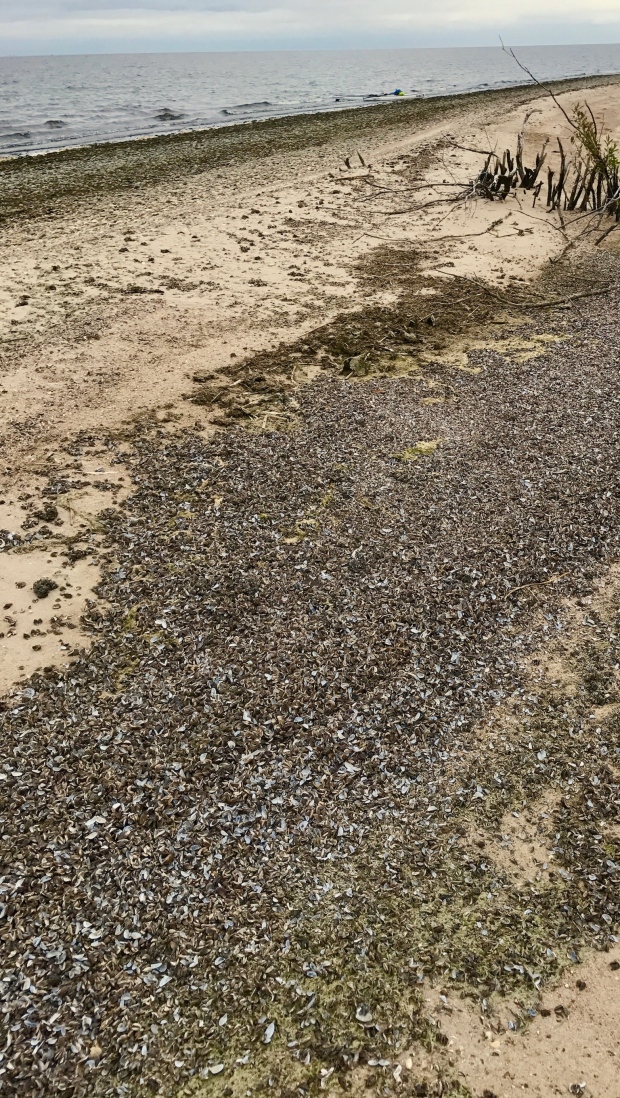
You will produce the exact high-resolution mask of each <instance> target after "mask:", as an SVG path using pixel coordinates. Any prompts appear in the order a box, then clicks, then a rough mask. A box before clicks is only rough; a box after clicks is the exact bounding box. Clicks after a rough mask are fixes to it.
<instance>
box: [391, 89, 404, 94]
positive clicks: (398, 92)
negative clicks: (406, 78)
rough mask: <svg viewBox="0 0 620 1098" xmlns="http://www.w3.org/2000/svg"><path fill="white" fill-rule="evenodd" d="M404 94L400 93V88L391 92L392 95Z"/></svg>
mask: <svg viewBox="0 0 620 1098" xmlns="http://www.w3.org/2000/svg"><path fill="white" fill-rule="evenodd" d="M404 94H405V93H404V91H401V90H400V88H397V89H396V91H395V92H392V95H404Z"/></svg>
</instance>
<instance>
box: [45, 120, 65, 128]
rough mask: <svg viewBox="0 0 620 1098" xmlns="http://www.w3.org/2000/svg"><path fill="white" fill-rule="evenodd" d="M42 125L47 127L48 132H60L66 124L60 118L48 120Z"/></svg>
mask: <svg viewBox="0 0 620 1098" xmlns="http://www.w3.org/2000/svg"><path fill="white" fill-rule="evenodd" d="M44 125H46V126H47V128H48V130H60V129H62V127H63V126H66V125H67V123H66V122H63V120H62V118H49V119H48V121H47V122H45V123H44Z"/></svg>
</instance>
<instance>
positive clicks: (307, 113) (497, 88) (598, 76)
mask: <svg viewBox="0 0 620 1098" xmlns="http://www.w3.org/2000/svg"><path fill="white" fill-rule="evenodd" d="M615 77H620V72H607V73H593V74H592V75H591V76H588V75H586V74H582V75H580V76H574V77H571V76H567V77H561V78H559V79H556V80H549V81H544V84H545V87H550V88H553V89H554V90H564V89H566V88H567V86H568V85H571V86H572V85H573V84H575V83H578V82H580V81H590V80H603V81H606V80H613V79H614V78H615ZM535 86H536V85H535V84H527V83H524V82H523V81H520V80H515V81H514V82H512V81H504V82H503V83H501V84H497V85H494V86H491V87H489V86H488V85H486V86H485V87H481V88H466V89H464V90H463V91H461V92H452V93H450V94H445V93H443V92H437V93H431V94H429V95H410V94H408V95H405V96H403V97H402V98H398V99H397V100H396V102H397V103H398V104H399V105H402V104H403V103H407V102H415V103H419V102H428V101H432V100H437V99H441V100H452V99H454V100H458V99H462V98H463V97H465V96H472V95H491V94H494V93H501V92H510V91H512V90H517V89H522V88H529V87H532V88H533V87H535ZM342 98H343V99H347V100H348V102H347V105H345V106H337V105H336V104H337V102H339V101H338V100H335V101H334V103H333V104H331V105H325V106H317V107H315V108H313V109H308V110H297V111H290V112H288V113H282V114H273V115H266V116H264V117H262V118H256V119H254V118H247V119H239V120H238V121H221V122H212V123H211V124H210V125H208V126H195V127H190V128H188V129H185V128H181V129H178V130H173V131H162V132H161V133H134V134H128V135H127V134H126V135H125V136H123V137H109V138H103V139H101V140H97V141H89V142H81V143H76V144H72V145H61V146H59V147H55V148H42V149H32V150H31V151H25V152H16V153H2V152H0V165H1V164H2V163H3V162H4V161H13V160H24V159H30V158H32V157H39V156H52V155H55V154H64V153H69V152H72V151H84V150H88V149H94V148H105V147H106V146H108V145H133V144H134V143H135V142H138V141H160V140H166V139H168V138H175V137H179V138H182V137H188V136H190V135H195V134H206V133H209V132H211V131H212V130H222V129H231V128H240V127H243V126H254V125H258V124H260V123H270V122H278V121H282V120H286V119H288V120H290V121H295V120H299V119H302V118H312V117H314V116H315V115H321V114H340V113H341V112H343V111H360V110H367V109H368V110H369V109H371V108H374V107H387V106H391V105H392V104H393V103H394V102H395V98H394V96H393V95H391V94H390V93H389V92H386V93H383V94H381V95H374V96H373V95H365V96H361V95H360V96H343V97H342ZM355 98H358V99H360V100H362V102H360V103H359V104H358V105H355V104H353V103H351V102H350V100H351V99H355ZM368 100H381V102H368Z"/></svg>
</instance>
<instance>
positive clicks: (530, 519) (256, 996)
mask: <svg viewBox="0 0 620 1098" xmlns="http://www.w3.org/2000/svg"><path fill="white" fill-rule="evenodd" d="M618 316H620V312H619V310H618V295H617V292H616V293H613V292H612V293H611V294H610V295H609V296H608V297H606V298H597V299H593V300H592V301H588V302H587V303H583V302H580V303H579V304H578V305H576V306H575V307H574V308H573V310H572V311H571V315H570V324H571V330H572V331H573V332H578V334H579V339H564V337H565V336H566V323H567V319H566V314H565V313H563V312H558V313H554V314H551V315H546V316H545V318H544V332H545V333H548V332H549V331H550V330H551V332H552V333H553V332H555V333H556V334H557V335H559V336H562V339H563V341H562V342H561V343H553V342H549V343H548V344H547V347H546V349H545V350H544V351H543V353H542V354H540V355H539V356H538V357H537V358H536V360H535V361H532V360H531V359H529V358H527V359H526V360H523V359H521V360H517V361H513V362H512V363H511V364H510V368H509V369H508V368H506V369H504V370H503V371H502V374H501V385H498V383H497V365H498V361H503V360H502V358H501V354H499V352H496V351H492V350H486V351H485V350H480V351H478V352H476V363H477V366H478V367H479V368H480V372H479V373H478V374H475V375H474V374H469V373H465V372H462V371H456V372H450V374H449V385H450V391H451V399H450V400H448V401H446V402H445V403H443V404H428V403H426V404H422V403H421V402H420V392H419V390H418V389H417V388H416V386H413V385H412V384H411V379H410V378H408V377H403V376H399V375H398V376H395V377H382V378H376V377H372V376H371V377H368V378H362V379H358V380H356V382H355V384H352V383H351V382H350V381H348V380H347V379H346V378H343V377H337V376H333V375H332V374H330V373H328V372H325V373H321V375H320V376H319V377H318V378H317V380H316V381H315V382H314V383H313V384H312V385H311V386H308V387H307V388H305V389H303V390H302V389H300V390H299V391H298V392H297V394H296V399H297V400H298V403H299V418H298V423H297V428H296V430H294V431H275V430H265V431H262V432H258V433H257V432H247V431H243V430H241V429H238V428H237V429H232V430H229V431H226V432H222V433H220V434H218V435H216V436H215V437H214V438H212V439H211V440H205V439H203V438H202V437H201V436H200V434H199V433H198V432H195V431H192V430H189V429H183V430H180V431H177V432H176V433H175V432H173V431H166V430H164V429H163V428H161V427H155V426H153V425H152V424H150V425H149V424H144V425H143V426H137V427H136V429H135V432H134V434H133V436H132V447H133V450H132V452H131V453H130V454H127V451H126V450H125V449H123V451H122V453H123V454H125V455H126V456H125V457H124V458H123V460H124V461H125V462H126V464H127V467H128V469H129V470H130V473H131V476H132V479H133V493H132V494H131V495H130V497H129V498H128V499H127V501H126V503H125V504H124V506H123V507H122V508H117V509H113V508H109V509H108V510H107V511H105V512H104V513H103V515H102V517H101V519H100V522H101V524H102V525H103V533H100V534H99V535H98V536H99V537H100V538H101V539H102V543H101V561H102V568H103V571H102V579H101V583H100V585H99V587H98V593H99V596H100V597H101V598H102V599H104V600H105V610H104V611H103V612H102V614H101V616H100V619H99V620H98V623H97V629H96V634H95V636H94V637H93V641H92V646H91V648H90V651H88V652H84V653H83V654H82V655H80V656H79V657H78V658H76V659H75V661H74V662H73V663H72V664H71V666H70V667H68V668H63V669H59V670H58V669H57V670H54V669H52V668H49V669H47V670H45V671H42V672H39V673H37V674H35V675H34V676H32V678H31V679H30V680H29V681H28V683H27V684H26V685H25V686H21V687H20V688H19V689H17V690H14V691H13V692H12V693H9V694H8V695H6V696H5V697H4V698H3V700H2V703H1V704H2V710H1V712H0V719H1V725H2V727H1V735H2V766H1V773H0V790H1V794H0V795H1V797H2V802H1V805H2V811H1V814H0V815H1V837H2V852H3V869H2V877H1V880H0V903H1V907H0V915H1V916H2V919H1V921H0V928H1V929H0V935H1V940H2V959H3V968H2V972H1V975H0V980H1V984H0V987H1V988H2V993H1V994H2V1010H3V1017H4V1019H5V1023H4V1025H5V1027H6V1028H5V1033H6V1040H5V1043H4V1045H3V1048H2V1051H1V1053H0V1056H1V1059H0V1094H7V1095H8V1094H10V1095H12V1096H13V1095H21V1096H24V1098H25V1096H28V1098H30V1096H31V1095H32V1094H33V1093H36V1094H42V1095H43V1094H54V1095H62V1094H67V1095H72V1096H76V1098H77V1096H81V1095H88V1096H89V1098H96V1096H99V1095H101V1096H103V1095H105V1096H106V1098H107V1096H108V1095H114V1096H116V1095H118V1096H119V1098H125V1096H127V1098H132V1096H134V1095H136V1096H138V1095H140V1096H142V1095H144V1094H150V1093H160V1094H162V1095H178V1094H180V1093H184V1094H201V1093H202V1092H203V1091H204V1093H205V1094H206V1093H213V1094H218V1095H219V1094H222V1095H231V1094H233V1095H240V1096H241V1095H246V1096H247V1095H253V1094H254V1093H279V1094H284V1093H288V1094H290V1093H299V1094H300V1095H301V1096H303V1095H305V1094H308V1093H315V1092H316V1093H318V1092H319V1091H321V1090H325V1089H331V1090H333V1091H335V1092H339V1091H345V1090H347V1089H348V1088H349V1087H350V1086H352V1085H353V1082H354V1081H355V1079H357V1078H358V1077H359V1076H360V1073H361V1075H362V1076H363V1077H364V1079H366V1080H367V1081H368V1083H369V1085H370V1086H371V1087H373V1086H375V1087H376V1090H377V1091H379V1090H381V1092H382V1093H384V1094H387V1093H390V1092H391V1091H394V1092H395V1093H396V1092H397V1091H398V1090H399V1088H401V1087H403V1086H405V1085H406V1087H407V1088H408V1089H407V1093H410V1094H412V1093H419V1094H423V1093H429V1094H430V1093H437V1094H439V1093H443V1094H447V1095H448V1094H453V1095H456V1094H461V1095H463V1094H466V1093H467V1089H466V1082H464V1081H462V1080H460V1079H459V1077H458V1070H457V1068H456V1067H455V1066H454V1065H453V1064H451V1063H450V1061H449V1059H447V1058H444V1059H442V1056H443V1055H444V1054H443V1051H442V1050H443V1049H444V1045H445V1037H444V1035H443V1034H442V1031H441V1027H440V1026H438V1025H437V1024H435V1023H434V1022H433V1020H432V1018H430V1017H429V1015H428V1010H427V1008H426V1007H425V1002H424V989H425V987H426V986H427V985H428V983H429V982H433V981H435V982H438V983H440V984H441V983H445V984H447V985H449V986H450V988H451V989H452V993H456V992H458V991H461V992H463V993H464V994H466V995H469V996H471V997H473V999H474V1001H475V1002H476V1003H477V1004H478V1005H479V1009H480V1010H481V1011H482V1012H483V1013H484V1012H485V1011H491V1010H492V1009H493V1002H494V997H497V996H499V995H501V994H502V993H510V995H511V996H513V997H514V998H515V999H518V1000H519V1002H521V1004H522V1006H521V1008H520V1010H521V1014H520V1016H519V1018H518V1019H517V1022H516V1023H515V1025H519V1026H520V1025H523V1024H525V1022H526V1021H527V1018H528V1016H529V1015H528V1012H529V1011H532V1010H535V1009H536V1003H537V1000H538V994H539V990H540V989H541V988H542V987H544V984H545V981H546V980H547V979H549V978H550V977H552V976H554V975H557V973H558V972H560V971H562V969H563V968H564V967H565V966H567V965H570V964H574V963H576V962H577V961H578V960H579V959H580V957H581V955H582V953H583V952H584V950H585V948H586V946H588V945H594V946H595V947H596V948H598V949H605V948H607V947H608V946H609V944H610V941H611V940H612V939H613V936H614V935H615V934H616V932H617V925H618V919H619V916H620V902H619V899H618V895H619V893H618V887H617V874H618V870H619V866H620V850H619V849H618V831H617V824H618V804H619V798H618V754H619V752H620V721H619V720H618V716H617V712H616V705H617V700H618V699H617V666H618V659H619V653H618V644H619V642H618V634H617V631H616V622H617V610H618V608H617V606H615V605H613V604H612V605H610V606H609V607H606V606H605V604H604V602H601V603H600V605H598V608H594V609H593V608H592V607H589V608H588V606H587V605H586V603H587V599H588V598H590V597H591V595H592V591H593V589H594V586H595V584H596V583H597V582H602V581H603V580H604V578H605V575H606V565H607V563H608V562H610V561H611V560H613V559H614V558H617V557H618V555H619V553H620V534H619V530H620V527H619V525H618V499H619V494H618V468H619V463H618V438H617V411H616V407H617V405H616V401H617V400H618V396H617V380H616V379H617V370H618V352H617V347H618ZM537 323H538V321H537V320H536V319H535V320H532V321H531V322H530V327H531V330H532V334H534V333H535V332H536V331H537V328H536V324H537ZM541 325H542V320H541ZM541 330H543V329H542V328H541ZM349 353H352V352H349ZM440 369H441V368H440V366H437V370H438V371H440ZM444 369H445V370H446V371H447V370H448V367H445V368H444ZM415 439H422V440H424V439H426V440H433V439H434V440H437V439H441V440H442V441H441V445H438V446H437V448H436V449H435V451H434V453H433V454H432V456H431V457H430V458H429V459H426V458H421V459H420V460H417V461H400V460H398V458H396V457H395V456H394V455H395V454H397V453H401V454H402V453H403V452H404V451H405V450H406V448H407V447H409V446H411V445H412V440H415ZM108 444H109V446H110V447H112V448H114V446H116V447H117V449H118V451H119V458H120V454H121V444H119V443H115V441H114V439H110V440H108ZM124 445H125V444H124V443H123V446H124ZM79 448H80V447H79V443H76V452H77V451H79ZM296 531H301V533H302V534H303V536H299V535H298V534H297V533H295V532H296ZM292 532H293V533H292ZM11 551H12V550H11ZM106 555H107V558H108V559H107V561H106ZM567 599H573V600H574V599H580V600H581V601H582V603H584V600H586V601H585V603H584V615H586V616H588V617H589V619H590V622H589V625H588V627H587V628H588V630H589V632H588V635H587V638H586V640H583V641H582V640H580V641H579V644H577V645H576V647H575V648H574V649H573V650H572V652H573V654H572V655H571V654H570V653H567V654H566V659H567V660H568V661H569V662H570V661H571V660H572V664H571V667H572V674H573V677H574V681H575V683H576V686H575V689H574V690H573V692H572V693H571V695H570V696H569V697H567V696H566V695H565V694H564V693H563V692H562V691H561V690H560V689H558V688H557V685H556V686H554V683H553V681H546V680H543V679H541V680H540V682H539V683H538V685H537V686H536V688H534V686H533V685H532V681H531V679H530V678H528V672H527V670H526V664H527V660H528V659H531V660H533V659H538V658H539V654H540V652H542V651H544V650H545V648H546V646H548V645H549V644H551V643H552V642H553V643H555V642H556V641H557V638H558V636H560V634H561V631H562V628H563V624H562V623H563V620H564V619H563V616H562V615H563V606H564V603H565V601H566V600H567ZM580 646H581V647H580ZM581 649H583V653H582V652H581ZM582 654H583V658H582ZM494 716H495V717H496V720H495V722H493V720H492V718H493V717H494ZM489 722H490V723H489ZM483 726H484V727H485V728H487V729H489V730H488V731H487V732H486V733H485V734H484V735H482V734H481V733H480V728H481V727H483ZM548 791H552V792H555V793H557V794H558V796H557V799H556V800H553V799H552V800H551V801H549V803H550V804H552V808H551V810H550V822H549V835H550V836H551V839H550V842H551V843H552V846H551V851H552V855H553V867H554V868H553V874H552V873H547V872H545V873H544V874H543V875H541V877H540V879H537V878H536V877H535V875H534V877H533V879H532V874H529V875H527V876H526V875H519V874H514V873H511V872H510V870H509V868H508V869H507V868H506V865H505V859H504V861H502V859H501V858H498V860H497V862H495V861H494V857H493V849H494V843H495V842H499V843H501V829H502V821H504V820H505V818H506V813H508V812H513V811H521V810H523V808H524V807H527V806H528V805H534V806H535V805H538V804H539V803H540V802H541V798H544V797H545V796H547V795H548ZM603 824H604V826H603ZM474 825H475V828H476V829H477V831H476V838H475V839H474V838H473V834H474V832H473V828H474ZM481 830H482V831H483V832H485V833H486V834H487V835H488V842H487V843H486V845H485V841H484V839H479V838H478V837H477V836H478V834H479V833H480V831H481ZM480 843H482V844H483V845H482V846H481V845H480ZM483 847H484V848H483ZM415 1042H418V1043H420V1042H421V1043H422V1044H423V1045H424V1047H425V1048H426V1049H428V1050H430V1052H431V1053H432V1056H433V1062H434V1064H435V1068H436V1072H437V1078H436V1079H435V1080H434V1081H433V1080H431V1081H426V1080H425V1079H424V1078H422V1077H421V1076H420V1074H419V1073H418V1069H417V1068H416V1060H415V1058H413V1059H411V1058H404V1054H405V1053H406V1050H407V1049H408V1048H410V1047H411V1045H412V1043H413V1044H415ZM408 1064H410V1065H411V1066H407V1065H408ZM356 1073H357V1074H356ZM352 1081H353V1082H352ZM416 1088H417V1089H416ZM424 1088H426V1090H425V1089H424Z"/></svg>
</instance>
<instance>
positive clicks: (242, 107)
mask: <svg viewBox="0 0 620 1098" xmlns="http://www.w3.org/2000/svg"><path fill="white" fill-rule="evenodd" d="M258 107H273V103H270V102H269V100H267V99H266V100H263V101H262V102H260V103H235V105H234V107H225V108H224V110H223V111H220V114H225V115H231V114H235V112H236V111H253V110H256V109H257V108H258Z"/></svg>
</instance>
